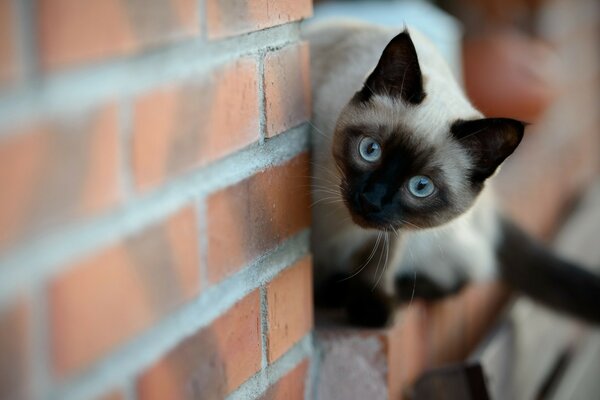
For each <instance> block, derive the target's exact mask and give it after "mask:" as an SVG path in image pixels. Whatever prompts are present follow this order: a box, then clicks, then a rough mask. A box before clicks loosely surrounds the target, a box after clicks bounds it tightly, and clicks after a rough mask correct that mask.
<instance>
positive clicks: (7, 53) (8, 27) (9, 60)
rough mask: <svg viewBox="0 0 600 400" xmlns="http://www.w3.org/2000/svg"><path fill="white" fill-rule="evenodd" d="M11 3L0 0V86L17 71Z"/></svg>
mask: <svg viewBox="0 0 600 400" xmlns="http://www.w3.org/2000/svg"><path fill="white" fill-rule="evenodd" d="M13 4H14V3H13V2H11V0H0V88H2V87H3V86H5V85H6V83H7V82H10V81H12V80H13V79H14V78H15V77H16V73H17V60H16V58H17V57H16V49H15V47H14V42H15V40H14V39H15V38H14V35H13V32H14V31H15V21H16V18H15V13H14V10H13Z"/></svg>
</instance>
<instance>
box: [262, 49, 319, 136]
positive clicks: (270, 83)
mask: <svg viewBox="0 0 600 400" xmlns="http://www.w3.org/2000/svg"><path fill="white" fill-rule="evenodd" d="M309 71H310V62H309V49H308V45H307V44H306V43H304V42H303V43H301V44H299V45H293V46H287V47H284V48H283V49H281V50H277V51H274V52H271V53H267V55H266V56H265V67H264V85H265V88H264V89H265V112H266V120H267V126H266V134H267V136H268V137H272V136H274V135H276V134H278V133H281V132H283V131H285V130H286V129H289V128H293V127H294V126H296V125H299V124H300V123H302V122H304V121H307V120H308V119H310V112H311V111H310V110H311V91H310V74H309Z"/></svg>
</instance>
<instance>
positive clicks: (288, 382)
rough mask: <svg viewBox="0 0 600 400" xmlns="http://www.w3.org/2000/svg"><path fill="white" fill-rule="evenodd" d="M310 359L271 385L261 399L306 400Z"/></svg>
mask: <svg viewBox="0 0 600 400" xmlns="http://www.w3.org/2000/svg"><path fill="white" fill-rule="evenodd" d="M307 372H308V361H303V362H301V363H300V364H298V365H297V366H296V367H295V368H294V369H292V370H291V371H290V372H288V373H287V374H286V375H285V376H284V377H283V378H281V379H279V380H278V381H277V383H275V385H273V386H271V387H270V388H269V389H268V390H267V391H266V392H265V394H263V395H262V396H261V397H260V400H304V399H305V398H306V397H305V392H306V380H307V378H308V376H307Z"/></svg>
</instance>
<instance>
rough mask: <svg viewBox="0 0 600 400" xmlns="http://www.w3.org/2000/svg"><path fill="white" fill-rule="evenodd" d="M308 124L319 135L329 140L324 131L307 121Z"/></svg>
mask: <svg viewBox="0 0 600 400" xmlns="http://www.w3.org/2000/svg"><path fill="white" fill-rule="evenodd" d="M307 122H308V124H309V125H310V126H311V127H312V128H313V129H314V130H315V132H317V133H318V134H319V135H321V136H323V137H324V138H325V139H328V137H327V135H326V134H324V133H323V131H322V130H320V129H319V128H317V127H316V125H315V124H313V123H312V122H311V121H307Z"/></svg>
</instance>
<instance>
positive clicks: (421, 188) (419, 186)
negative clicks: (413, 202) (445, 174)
mask: <svg viewBox="0 0 600 400" xmlns="http://www.w3.org/2000/svg"><path fill="white" fill-rule="evenodd" d="M434 190H435V185H434V184H433V182H432V181H431V179H429V178H428V177H426V176H423V175H417V176H413V177H412V178H410V180H409V181H408V191H409V192H410V194H412V195H413V196H415V197H427V196H430V195H431V194H432V193H433V191H434Z"/></svg>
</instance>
